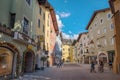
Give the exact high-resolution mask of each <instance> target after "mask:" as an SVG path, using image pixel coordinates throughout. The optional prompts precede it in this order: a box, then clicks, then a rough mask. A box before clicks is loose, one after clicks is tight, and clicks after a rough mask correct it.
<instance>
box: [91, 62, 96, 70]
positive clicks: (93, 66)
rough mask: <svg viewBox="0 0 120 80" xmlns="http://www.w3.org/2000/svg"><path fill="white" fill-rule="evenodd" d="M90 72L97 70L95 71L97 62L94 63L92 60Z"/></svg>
mask: <svg viewBox="0 0 120 80" xmlns="http://www.w3.org/2000/svg"><path fill="white" fill-rule="evenodd" d="M90 72H96V71H95V63H94V62H93V61H92V62H91V69H90Z"/></svg>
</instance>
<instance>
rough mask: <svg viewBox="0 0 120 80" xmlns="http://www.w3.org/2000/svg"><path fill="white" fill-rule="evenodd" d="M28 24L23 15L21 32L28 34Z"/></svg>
mask: <svg viewBox="0 0 120 80" xmlns="http://www.w3.org/2000/svg"><path fill="white" fill-rule="evenodd" d="M28 26H29V21H28V20H27V19H26V18H25V17H24V22H23V32H24V33H25V34H28Z"/></svg>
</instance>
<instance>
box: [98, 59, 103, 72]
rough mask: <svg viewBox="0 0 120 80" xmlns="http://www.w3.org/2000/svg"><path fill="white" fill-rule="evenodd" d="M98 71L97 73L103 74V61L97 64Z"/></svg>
mask: <svg viewBox="0 0 120 80" xmlns="http://www.w3.org/2000/svg"><path fill="white" fill-rule="evenodd" d="M98 71H99V72H104V63H103V61H100V62H99V67H98Z"/></svg>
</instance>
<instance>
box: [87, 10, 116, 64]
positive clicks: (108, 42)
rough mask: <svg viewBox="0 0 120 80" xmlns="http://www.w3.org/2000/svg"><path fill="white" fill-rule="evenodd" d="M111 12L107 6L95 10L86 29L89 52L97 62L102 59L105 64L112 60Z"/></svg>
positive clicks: (112, 26) (112, 33)
mask: <svg viewBox="0 0 120 80" xmlns="http://www.w3.org/2000/svg"><path fill="white" fill-rule="evenodd" d="M111 17H112V13H111V11H110V9H109V8H106V9H102V10H98V11H95V12H94V14H93V16H92V18H91V20H90V22H89V23H88V26H87V28H86V29H87V30H88V34H89V50H90V51H89V52H90V54H93V55H94V56H93V59H94V60H96V61H97V62H98V63H99V61H103V62H104V63H105V64H106V65H107V63H108V62H109V61H112V62H113V60H114V54H115V52H114V25H113V22H112V20H111Z"/></svg>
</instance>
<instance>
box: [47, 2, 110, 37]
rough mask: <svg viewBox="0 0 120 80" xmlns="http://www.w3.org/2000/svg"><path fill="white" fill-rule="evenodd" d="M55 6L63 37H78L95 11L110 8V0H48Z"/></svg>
mask: <svg viewBox="0 0 120 80" xmlns="http://www.w3.org/2000/svg"><path fill="white" fill-rule="evenodd" d="M48 1H49V2H50V4H51V5H52V6H53V7H54V10H55V12H56V18H57V22H58V27H59V30H60V31H61V32H62V35H63V38H66V39H77V37H78V35H79V34H80V33H82V32H85V31H86V30H85V28H86V26H87V24H88V22H89V21H90V19H91V17H92V15H93V13H94V11H96V10H100V9H104V8H108V7H109V3H108V0H48Z"/></svg>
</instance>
